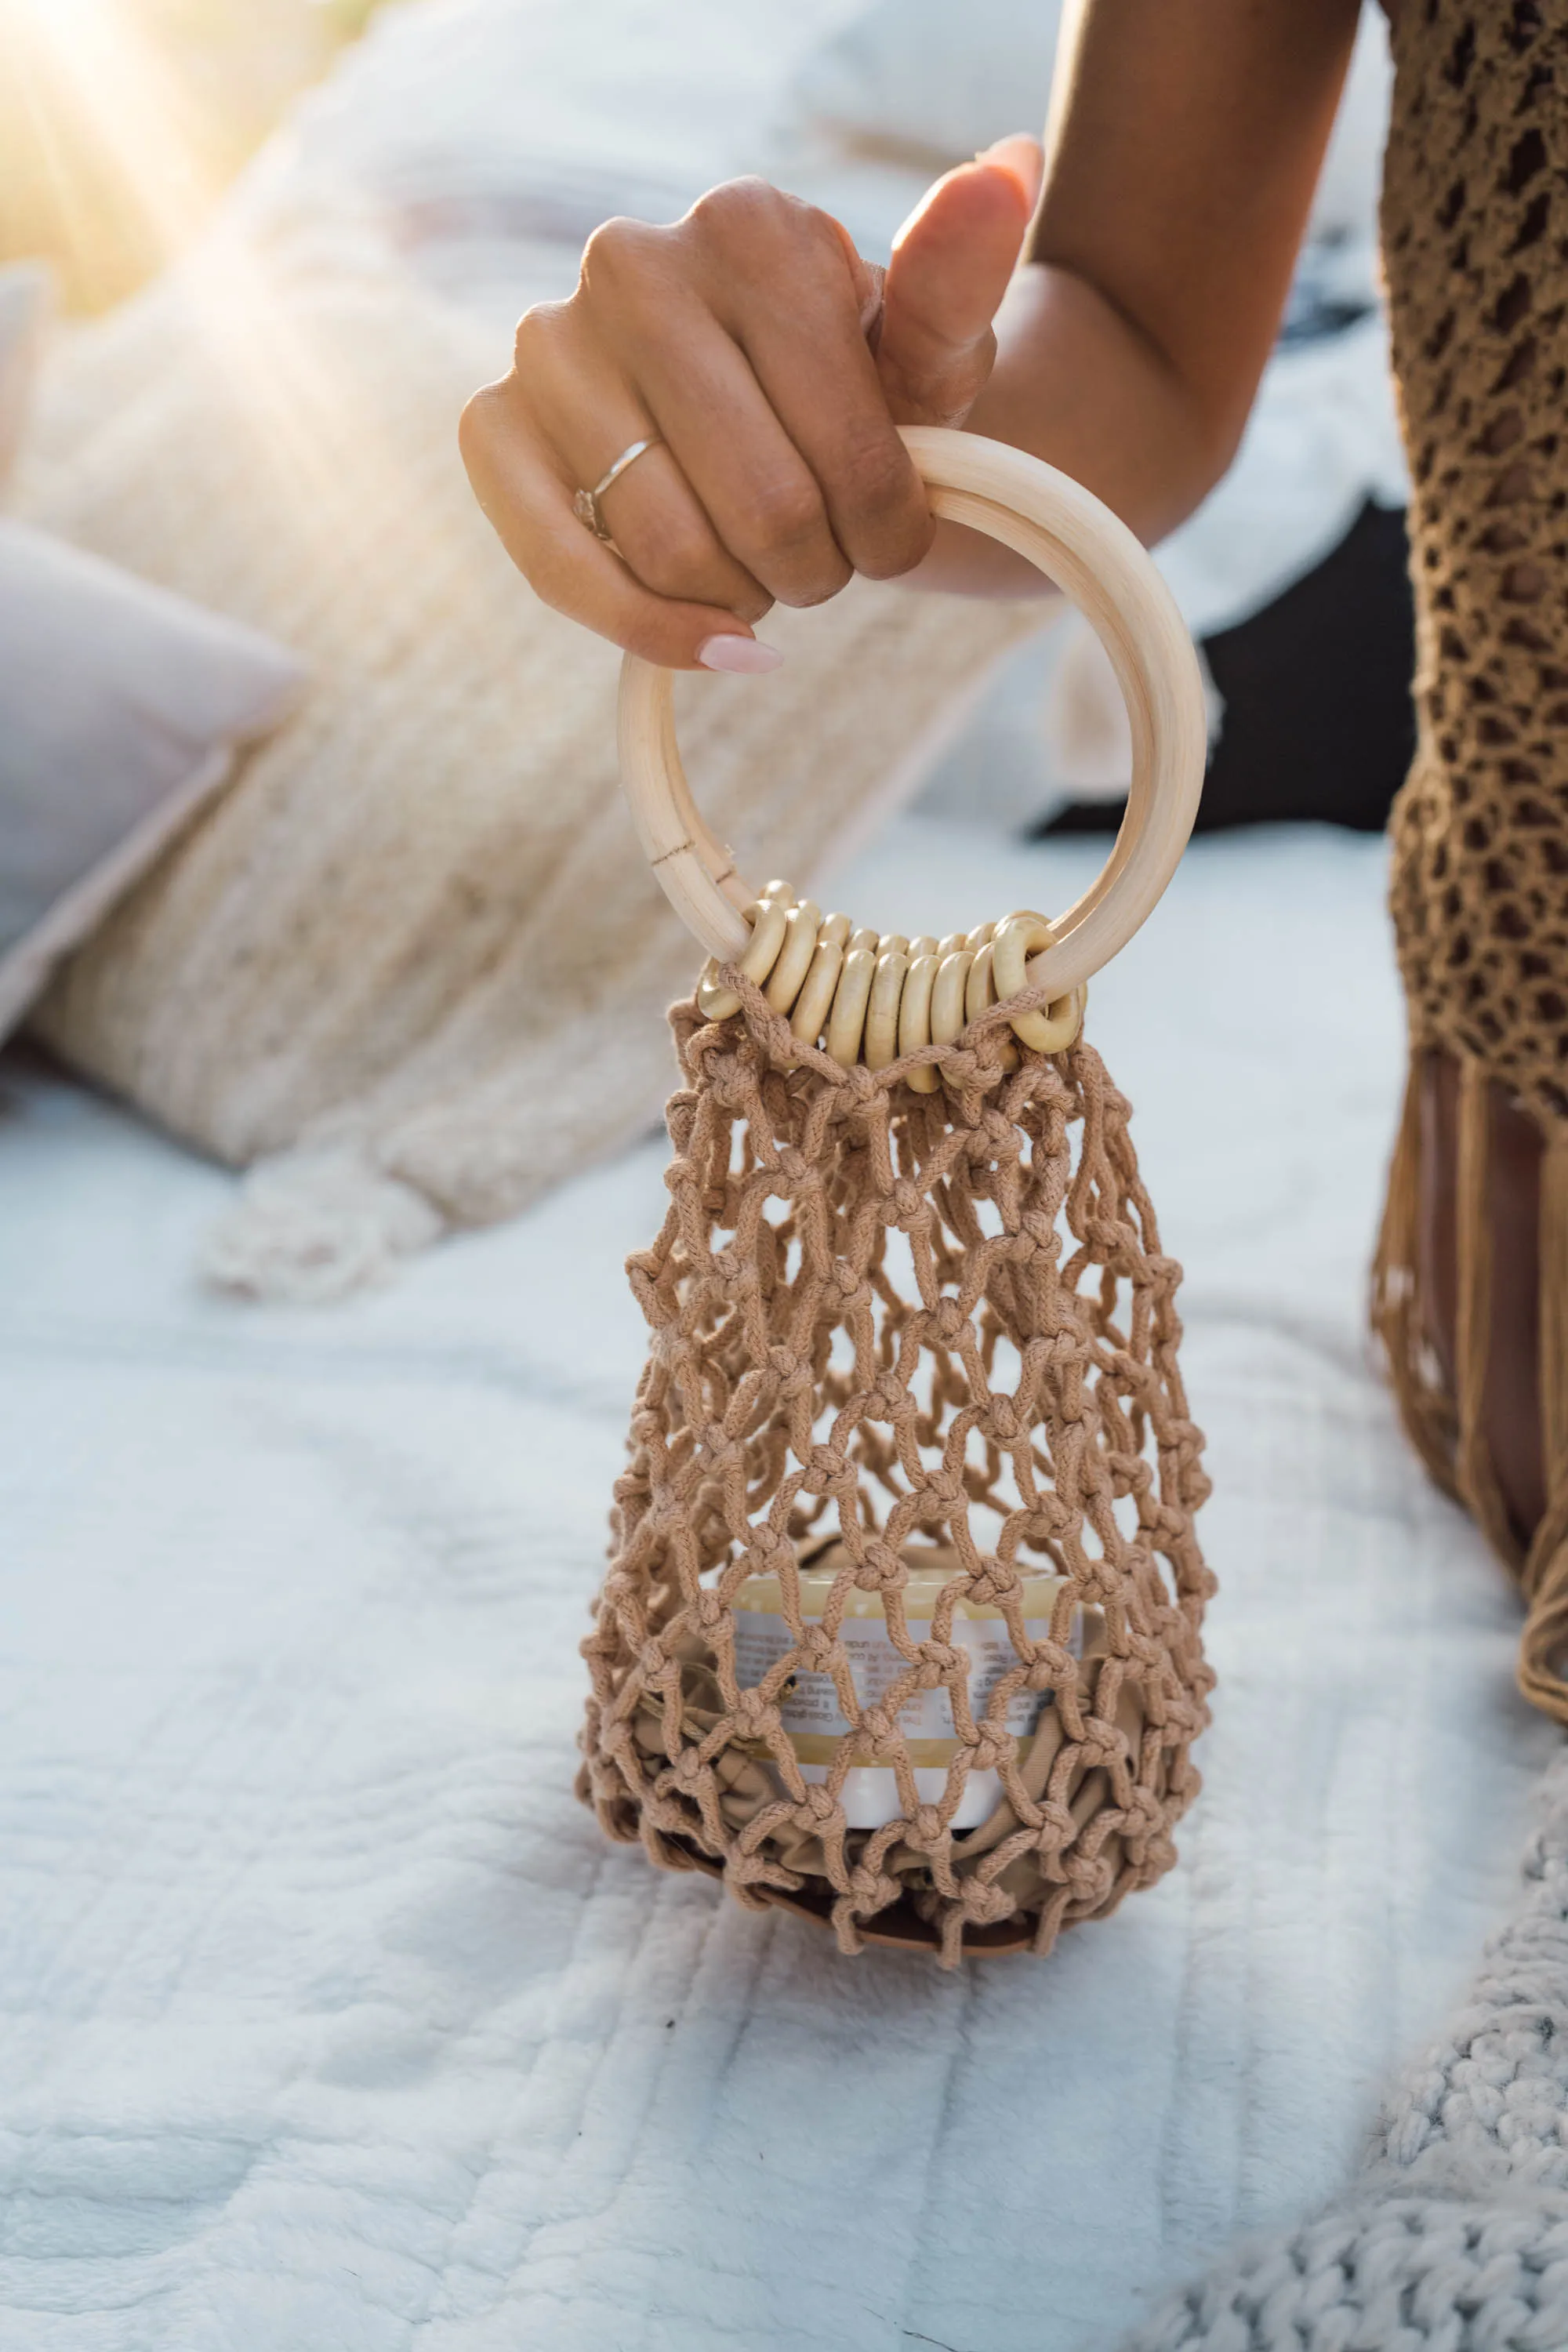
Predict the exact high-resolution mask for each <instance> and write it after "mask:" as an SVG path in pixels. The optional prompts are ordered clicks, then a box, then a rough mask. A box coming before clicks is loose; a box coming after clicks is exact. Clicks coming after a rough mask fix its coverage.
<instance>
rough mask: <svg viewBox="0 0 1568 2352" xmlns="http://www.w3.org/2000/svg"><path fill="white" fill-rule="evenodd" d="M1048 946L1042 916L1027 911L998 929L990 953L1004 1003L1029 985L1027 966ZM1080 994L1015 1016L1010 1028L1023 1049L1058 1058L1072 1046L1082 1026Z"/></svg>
mask: <svg viewBox="0 0 1568 2352" xmlns="http://www.w3.org/2000/svg"><path fill="white" fill-rule="evenodd" d="M1050 943H1051V927H1050V925H1049V924H1048V923H1047V921H1046V919H1045V918H1044V916H1043V915H1035V914H1030V913H1028V912H1027V911H1026V912H1024V913H1022V914H1017V915H1009V916H1008V918H1007V919H1006V921H1005V923H1003V924H1001V925H1000V926H999V928H998V929H997V933H996V941H995V946H994V950H993V951H992V953H993V964H994V981H995V988H996V994H997V997H998V999H999V1001H1000V1002H1002V1003H1005V1002H1006V1000H1007V998H1008V997H1010V996H1016V995H1017V994H1018V993H1019V992H1020V990H1022V989H1025V988H1027V986H1028V985H1029V978H1028V964H1029V958H1030V957H1031V956H1032V955H1040V954H1043V952H1044V951H1045V950H1046V949H1047V948H1048V947H1049V946H1050ZM1082 1025H1083V1005H1082V1003H1080V1002H1079V991H1078V990H1076V989H1075V990H1073V991H1072V992H1070V994H1068V995H1067V996H1065V997H1059V998H1058V999H1057V1001H1056V1002H1055V1003H1052V1004H1050V1005H1048V1006H1047V1008H1046V1010H1045V1011H1044V1012H1038V1013H1015V1014H1014V1015H1013V1028H1014V1030H1015V1031H1016V1034H1017V1035H1018V1036H1019V1037H1021V1038H1022V1039H1023V1041H1024V1043H1025V1045H1029V1046H1032V1047H1033V1048H1034V1050H1035V1052H1036V1053H1037V1054H1060V1053H1063V1052H1065V1050H1066V1048H1067V1047H1068V1045H1071V1044H1072V1041H1073V1039H1074V1038H1075V1037H1076V1036H1077V1035H1078V1033H1079V1029H1080V1028H1081V1027H1082Z"/></svg>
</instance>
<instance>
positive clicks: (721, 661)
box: [697, 637, 784, 677]
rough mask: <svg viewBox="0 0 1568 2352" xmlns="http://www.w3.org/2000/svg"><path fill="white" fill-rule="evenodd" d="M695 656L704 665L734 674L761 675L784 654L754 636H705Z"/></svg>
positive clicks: (774, 665)
mask: <svg viewBox="0 0 1568 2352" xmlns="http://www.w3.org/2000/svg"><path fill="white" fill-rule="evenodd" d="M697 658H698V660H699V661H700V663H701V665H702V667H703V668H704V669H723V670H731V671H732V672H733V673H734V675H735V676H736V677H762V676H763V673H764V672H765V671H767V670H770V669H777V668H778V667H779V664H780V663H781V662H782V661H783V659H784V656H783V654H781V653H780V652H779V650H778V648H777V646H764V645H763V643H762V641H761V639H760V638H757V637H704V638H703V640H702V643H701V644H700V646H698V648H697Z"/></svg>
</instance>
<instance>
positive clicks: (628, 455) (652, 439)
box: [572, 433, 664, 540]
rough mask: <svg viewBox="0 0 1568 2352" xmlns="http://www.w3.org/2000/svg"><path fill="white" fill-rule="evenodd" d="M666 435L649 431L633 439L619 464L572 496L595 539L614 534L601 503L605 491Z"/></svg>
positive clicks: (577, 512) (576, 510)
mask: <svg viewBox="0 0 1568 2352" xmlns="http://www.w3.org/2000/svg"><path fill="white" fill-rule="evenodd" d="M663 439H664V436H663V434H662V433H649V434H647V435H645V436H644V437H643V439H642V440H640V441H632V442H629V443H628V444H627V446H626V448H624V449H623V450H622V451H621V454H620V456H619V457H617V458H616V462H615V464H614V465H613V466H611V467H607V468H606V470H605V473H604V474H603V475H602V476H601V477H600V478H599V480H598V481H596V482H595V485H594V487H593V488H592V489H591V490H579V491H578V492H577V493H576V495H575V496H574V499H573V500H572V511H573V513H574V515H575V516H576V518H577V520H578V521H579V522H580V523H581V524H582V525H583V527H584V530H591V531H592V532H593V534H594V536H595V539H605V540H607V539H609V538H611V537H612V536H613V534H612V532H611V530H610V527H609V525H608V523H607V522H606V521H605V518H604V514H603V511H602V510H601V509H600V506H599V500H600V499H602V498H603V497H604V495H605V491H606V490H607V489H608V488H609V487H610V485H611V483H612V482H618V481H619V480H620V478H621V476H622V475H623V474H624V473H625V472H626V467H628V466H635V465H636V464H637V459H638V458H639V457H642V456H643V454H644V452H645V451H647V450H648V449H657V448H658V446H659V445H660V443H661V442H662V441H663Z"/></svg>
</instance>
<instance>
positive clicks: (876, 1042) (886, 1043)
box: [865, 948, 910, 1070]
mask: <svg viewBox="0 0 1568 2352" xmlns="http://www.w3.org/2000/svg"><path fill="white" fill-rule="evenodd" d="M909 969H910V960H909V958H908V956H907V955H905V954H903V953H902V951H901V950H900V949H898V948H889V949H888V950H885V952H884V953H883V954H881V955H879V957H878V958H877V965H876V971H875V973H874V975H873V977H872V981H871V994H870V998H869V1000H868V1003H867V1006H866V1044H865V1060H866V1067H867V1068H868V1070H885V1069H886V1068H887V1066H888V1065H889V1062H896V1061H897V1060H898V1058H899V1005H900V1002H901V1000H902V997H903V993H904V980H905V977H906V975H907V973H908V971H909Z"/></svg>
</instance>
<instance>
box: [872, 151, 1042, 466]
mask: <svg viewBox="0 0 1568 2352" xmlns="http://www.w3.org/2000/svg"><path fill="white" fill-rule="evenodd" d="M1043 170H1044V159H1043V157H1042V155H1041V152H1040V149H1039V145H1038V142H1037V141H1036V140H1033V139H1031V138H1029V137H1027V136H1026V133H1024V132H1022V131H1019V132H1017V133H1016V134H1015V135H1014V136H1013V137H1012V138H1009V139H999V140H998V141H997V142H996V144H995V146H994V147H987V148H986V149H984V152H982V153H981V154H979V155H977V156H976V157H975V159H974V161H973V163H961V164H960V165H959V166H958V168H957V170H956V171H952V172H949V173H946V174H945V175H944V177H943V178H942V179H940V180H938V181H937V182H936V184H935V185H934V186H933V187H931V188H929V189H928V190H927V191H926V194H924V195H923V196H922V197H921V201H920V203H919V204H918V205H916V207H915V209H914V211H913V212H912V213H911V214H910V216H909V219H908V220H907V221H906V222H905V223H904V225H903V226H902V228H901V229H900V231H899V233H898V236H896V237H895V238H894V240H893V256H892V259H891V261H890V262H889V265H888V275H887V282H886V284H885V286H884V288H883V310H882V318H881V331H880V334H879V338H878V341H877V367H878V372H879V374H880V376H881V379H882V389H883V391H884V392H885V393H886V394H887V397H888V404H889V407H890V408H891V410H892V412H893V415H894V418H895V420H896V421H897V422H898V423H899V424H900V425H962V424H963V419H964V418H965V417H966V416H967V415H968V414H969V411H970V409H971V407H972V406H973V404H974V402H975V400H976V399H977V398H978V396H979V394H980V392H981V390H982V388H983V387H984V383H985V379H986V377H987V376H988V375H989V374H990V373H991V363H992V361H993V360H994V357H995V353H996V339H995V337H994V335H993V333H992V331H991V321H992V320H993V319H994V317H995V315H996V310H997V308H998V306H999V305H1000V303H1001V300H1002V297H1003V295H1004V294H1005V292H1006V290H1007V284H1008V280H1009V279H1010V278H1011V277H1012V275H1013V272H1014V270H1015V269H1016V268H1017V265H1018V255H1019V252H1020V250H1021V249H1022V247H1023V243H1024V235H1025V231H1026V229H1027V227H1028V226H1029V222H1030V219H1031V217H1032V215H1033V214H1034V209H1035V205H1036V201H1037V198H1038V196H1039V193H1040V179H1041V174H1042V172H1043Z"/></svg>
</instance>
